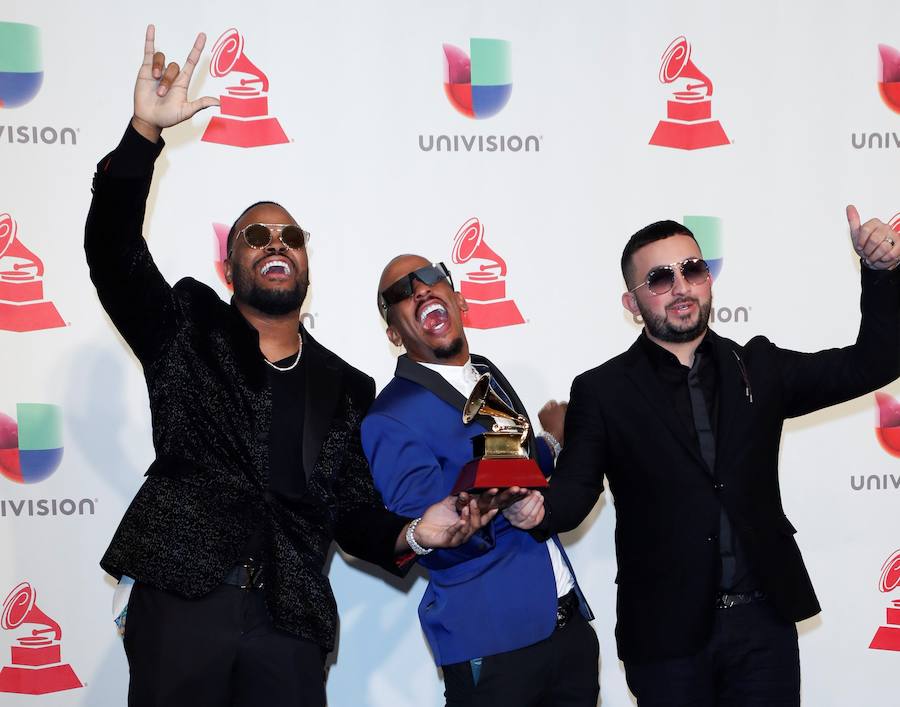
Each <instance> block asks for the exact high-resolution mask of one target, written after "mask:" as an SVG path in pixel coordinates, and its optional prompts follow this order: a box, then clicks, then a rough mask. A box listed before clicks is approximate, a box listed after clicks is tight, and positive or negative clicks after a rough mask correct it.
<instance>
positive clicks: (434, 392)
mask: <svg viewBox="0 0 900 707" xmlns="http://www.w3.org/2000/svg"><path fill="white" fill-rule="evenodd" d="M472 360H473V362H475V363H482V364H486V365H487V366H488V367H489V368H490V370H491V373H492V375H493V376H494V378H495V380H497V381H498V382H499V383H500V385H501V386H502V388H503V389H504V390H505V391H506V392H507V393H508V395H509V396H510V397H511V398H512V402H513V404H514V406H515V407H516V409H517V410H518V411H520V412H523V413H524V408H523V406H522V403H521V401H520V400H519V399H518V396H516V394H515V391H513V389H512V386H510V385H509V383H508V382H507V381H506V379H505V378H503V375H502V374H501V373H500V372H499V371H498V370H497V369H496V368H495V367H494V366H493V365H492V364H490V362H489V361H487V359H484V358H482V357H479V356H472ZM464 404H465V398H463V396H462V395H461V394H460V393H459V392H458V391H457V390H456V389H455V388H453V386H451V385H450V384H449V383H447V381H446V380H444V378H442V377H441V376H440V375H439V374H437V373H435V372H434V371H431V370H429V369H428V368H426V367H424V366H420V365H419V364H417V363H415V362H413V361H411V360H409V359H408V358H407V357H406V356H401V357H400V359H399V360H398V361H397V370H396V373H395V377H394V379H393V380H392V381H391V382H390V383H389V384H388V385H387V386H386V387H385V388H384V390H382V391H381V393H380V394H379V395H378V397H377V398H376V399H375V402H374V404H373V405H372V407H371V408H370V410H369V414H368V415H367V416H366V418H365V419H364V420H363V423H362V443H363V449H364V450H365V453H366V456H367V457H368V459H369V464H370V466H371V469H372V475H373V476H374V478H375V486H376V487H377V488H378V490H379V491H380V492H381V495H382V497H383V498H384V502H385V504H386V505H387V507H388V508H389V509H390V510H392V511H393V512H395V513H399V514H401V515H406V516H411V517H418V516H420V515H422V513H424V512H425V510H426V509H427V508H428V506H430V505H431V504H433V503H435V502H437V501H440V500H441V499H442V498H444V497H446V496H447V495H448V494H449V493H450V490H451V489H452V487H453V484H454V482H455V481H456V477H457V476H458V475H459V472H460V470H461V469H462V467H463V465H464V464H465V463H466V462H468V461H469V460H471V459H472V441H471V439H472V437H473V436H475V435H477V434H480V433H481V432H483V431H484V427H489V422H486V421H484V420H481V419H480V418H479V420H477V421H476V422H473V423H472V424H470V425H464V424H463V421H462V409H463V405H464ZM488 420H489V418H488ZM479 422H480V424H478V423H479ZM482 425H483V426H482ZM529 443H530V447H531V452H532V457H533V458H536V459H537V460H538V462H539V463H541V465H542V468H543V470H544V472H545V474H546V473H549V472H550V471H551V469H552V456H551V455H550V454H549V450H547V448H546V445H543V444H541V445H538V444H536V442H535V440H534V437H533V435H532V437H531V439H530V440H529ZM553 541H554V542H555V543H556V544H557V545H558V546H559V549H560V552H561V553H562V556H563V559H564V560H565V562H566V563H567V564H569V560H568V558H567V557H566V554H565V551H564V550H563V548H562V545H561V544H560V543H559V540H558V539H557V538H556V536H553ZM420 562H421V563H422V564H423V565H424V566H425V567H427V568H428V569H429V571H430V579H431V581H430V582H429V584H428V587H427V588H426V590H425V594H424V596H423V597H422V601H421V603H420V604H419V619H420V621H421V623H422V629H423V631H424V632H425V636H426V638H427V640H428V643H429V645H430V646H431V650H432V653H433V654H434V659H435V662H436V663H437V664H438V665H448V664H451V663H458V662H461V661H464V660H471V659H472V658H478V657H482V656H486V655H494V654H496V653H504V652H506V651H511V650H515V649H517V648H522V647H524V646H529V645H531V644H533V643H537V642H538V641H540V640H542V639H545V638H547V637H548V636H549V635H550V634H551V633H552V632H553V630H554V628H555V625H556V604H557V600H556V581H555V579H554V576H553V568H552V566H551V564H550V555H549V553H548V551H547V548H546V546H545V545H544V543H543V542H541V541H539V540H536V539H535V538H534V537H532V535H531V534H529V533H528V532H525V531H522V530H519V529H517V528H514V527H513V526H512V525H510V523H509V522H508V521H507V520H506V518H504V517H503V516H502V514H501V515H498V516H497V517H496V518H495V519H494V520H493V521H492V522H491V524H490V525H489V526H487V527H486V528H485V529H483V530H482V531H480V532H479V533H477V534H476V535H474V536H473V537H472V538H471V539H470V540H469V541H468V542H467V543H465V544H464V545H461V546H460V547H458V548H454V549H451V550H435V551H434V552H432V553H431V554H429V555H426V556H423V557H422V558H421V559H420ZM569 570H570V571H571V570H572V568H571V565H569ZM572 576H573V577H574V576H575V573H574V571H573V572H572ZM576 591H577V593H578V596H579V599H580V602H581V610H582V613H583V614H584V615H585V617H586V618H588V619H592V618H593V616H592V615H591V613H590V609H589V608H588V606H587V604H586V603H585V602H584V599H583V597H582V595H581V591H580V589H578V587H577V584H576Z"/></svg>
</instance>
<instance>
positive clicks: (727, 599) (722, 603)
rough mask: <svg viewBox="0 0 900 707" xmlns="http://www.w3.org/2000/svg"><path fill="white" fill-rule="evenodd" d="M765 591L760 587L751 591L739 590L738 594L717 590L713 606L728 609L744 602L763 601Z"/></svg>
mask: <svg viewBox="0 0 900 707" xmlns="http://www.w3.org/2000/svg"><path fill="white" fill-rule="evenodd" d="M765 598H766V593H765V592H764V591H762V590H760V589H754V590H753V591H752V592H741V593H738V594H726V593H725V592H719V593H718V594H716V603H715V607H716V608H717V609H730V608H732V607H734V606H743V605H744V604H752V603H753V602H755V601H763V600H764V599H765Z"/></svg>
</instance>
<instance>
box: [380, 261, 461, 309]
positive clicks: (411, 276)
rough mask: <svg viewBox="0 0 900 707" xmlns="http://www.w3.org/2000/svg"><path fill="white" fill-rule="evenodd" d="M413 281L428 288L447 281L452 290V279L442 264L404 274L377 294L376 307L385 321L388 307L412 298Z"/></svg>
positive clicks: (434, 264)
mask: <svg viewBox="0 0 900 707" xmlns="http://www.w3.org/2000/svg"><path fill="white" fill-rule="evenodd" d="M415 280H418V281H419V282H421V283H422V284H424V285H428V286H429V287H430V286H432V285H436V284H437V283H439V282H440V281H441V280H447V281H448V282H449V283H450V289H451V290H452V289H453V278H452V277H451V276H450V271H449V270H448V269H447V266H446V265H444V264H443V263H432V264H431V265H425V266H424V267H421V268H419V269H418V270H413V271H412V272H409V273H406V275H404V276H403V277H401V278H400V279H399V280H397V282H395V283H394V284H392V285H388V286H387V287H385V288H384V289H383V290H382V291H381V292H379V293H378V307H379V309H381V316H382V317H384V318H385V320H387V311H388V307H390V306H391V305H392V304H397V302H402V301H403V300H405V299H407V298H409V297H412V294H413V290H414V289H415V284H414V281H415Z"/></svg>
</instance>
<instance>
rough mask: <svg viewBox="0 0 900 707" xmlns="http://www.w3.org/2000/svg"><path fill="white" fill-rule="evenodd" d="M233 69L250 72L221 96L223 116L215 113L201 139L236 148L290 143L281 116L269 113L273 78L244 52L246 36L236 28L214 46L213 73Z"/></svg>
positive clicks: (211, 69)
mask: <svg viewBox="0 0 900 707" xmlns="http://www.w3.org/2000/svg"><path fill="white" fill-rule="evenodd" d="M232 71H237V72H239V73H242V74H250V75H251V76H252V77H253V78H249V79H248V78H242V79H241V80H240V83H239V84H238V85H235V86H229V87H228V88H226V89H225V93H224V94H222V95H220V96H219V103H220V106H219V108H220V111H221V115H214V116H213V117H212V120H210V121H209V125H207V126H206V132H204V133H203V137H202V138H201V139H202V140H203V141H205V142H216V143H219V144H221V145H231V146H233V147H261V146H263V145H279V144H281V143H285V142H288V137H287V135H285V133H284V130H283V129H282V127H281V124H280V123H279V122H278V118H275V117H273V116H270V115H269V95H268V94H269V79H268V77H266V75H265V74H264V73H263V72H262V71H261V70H260V69H259V68H258V67H257V66H256V65H255V64H254V63H253V62H252V61H250V60H249V59H248V58H247V55H246V54H244V37H243V35H242V34H241V33H240V32H238V31H237V30H236V29H234V28H233V27H232V28H231V29H229V30H226V31H225V33H224V34H222V36H221V37H219V39H218V41H217V42H216V44H215V46H214V47H213V49H212V59H211V60H210V63H209V73H210V75H211V76H214V77H215V78H222V77H224V76H227V75H228V74H230V73H231V72H232Z"/></svg>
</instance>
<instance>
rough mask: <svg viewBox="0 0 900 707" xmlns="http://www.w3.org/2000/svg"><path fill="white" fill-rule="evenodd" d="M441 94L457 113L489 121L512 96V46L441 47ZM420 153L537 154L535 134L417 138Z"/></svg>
mask: <svg viewBox="0 0 900 707" xmlns="http://www.w3.org/2000/svg"><path fill="white" fill-rule="evenodd" d="M443 50H444V82H443V85H444V93H445V95H446V96H447V100H449V101H450V105H452V106H453V107H454V108H455V109H456V111H457V112H458V113H460V114H461V115H464V116H465V117H467V118H470V119H473V120H485V119H487V118H491V117H493V116H495V115H497V113H499V112H500V111H501V110H503V109H504V108H505V107H506V104H507V103H508V102H509V98H510V96H511V95H512V45H511V44H510V42H508V41H507V40H505V39H487V38H482V37H473V38H472V39H470V40H469V53H468V54H466V52H465V51H464V50H463V49H460V48H459V47H457V46H454V45H452V44H444V45H443ZM419 149H420V150H421V151H422V152H540V150H541V138H540V137H538V136H537V135H524V136H523V135H478V134H476V135H460V134H456V135H448V134H443V135H419Z"/></svg>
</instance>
